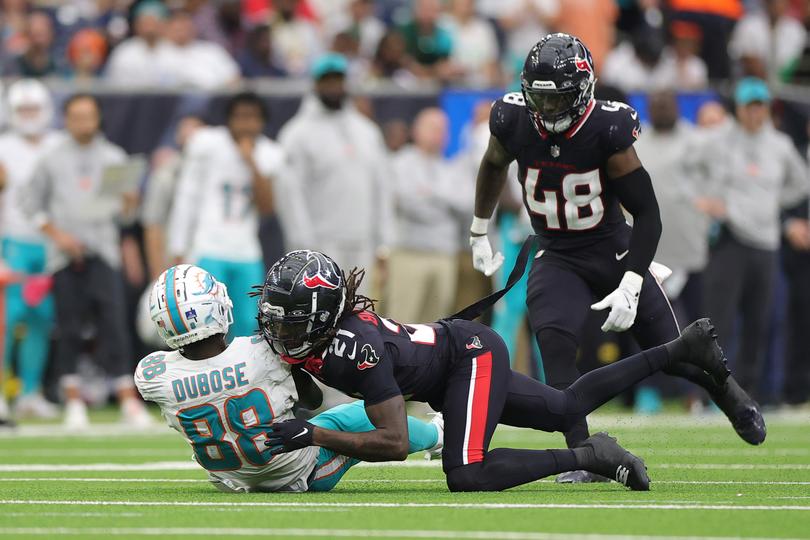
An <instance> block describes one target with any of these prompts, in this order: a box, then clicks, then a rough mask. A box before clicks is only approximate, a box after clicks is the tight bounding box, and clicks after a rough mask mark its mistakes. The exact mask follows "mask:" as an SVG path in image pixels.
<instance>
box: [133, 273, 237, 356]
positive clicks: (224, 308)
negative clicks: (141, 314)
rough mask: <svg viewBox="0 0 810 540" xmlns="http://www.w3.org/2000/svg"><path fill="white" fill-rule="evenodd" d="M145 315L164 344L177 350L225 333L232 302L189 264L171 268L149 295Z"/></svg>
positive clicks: (222, 287)
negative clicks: (148, 315) (149, 318)
mask: <svg viewBox="0 0 810 540" xmlns="http://www.w3.org/2000/svg"><path fill="white" fill-rule="evenodd" d="M149 313H150V315H151V317H152V321H154V323H155V324H156V325H157V330H158V333H159V334H160V337H162V338H163V341H165V342H166V345H168V346H169V347H171V348H172V349H179V348H181V347H183V346H184V345H188V344H189V343H194V342H195V341H200V340H202V339H205V338H207V337H209V336H213V335H216V334H227V333H228V328H229V327H230V326H231V323H232V322H233V303H232V302H231V299H230V298H229V297H228V290H227V288H226V287H225V285H224V284H222V283H220V282H218V281H217V280H216V279H214V276H212V275H211V274H209V273H208V272H206V271H205V270H203V269H202V268H199V267H197V266H193V265H191V264H180V265H177V266H172V267H171V268H169V269H168V270H166V271H165V272H163V273H162V274H160V277H158V279H157V281H156V282H155V284H154V285H153V286H152V293H151V294H150V295H149Z"/></svg>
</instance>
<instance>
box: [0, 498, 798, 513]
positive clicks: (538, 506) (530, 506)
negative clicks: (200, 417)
mask: <svg viewBox="0 0 810 540" xmlns="http://www.w3.org/2000/svg"><path fill="white" fill-rule="evenodd" d="M34 504H39V505H47V506H163V507H172V506H176V507H209V506H210V507H236V508H238V507H257V508H261V507H267V508H281V507H294V508H303V507H311V508H457V509H464V510H481V509H490V510H492V509H494V510H504V509H508V510H543V509H555V510H569V509H576V510H582V509H598V510H723V511H726V510H744V511H749V512H750V511H810V506H798V505H792V506H777V505H733V504H680V503H678V504H671V503H663V504H645V503H634V502H630V503H626V504H625V503H592V504H585V503H571V504H565V503H416V502H412V503H395V502H389V503H384V502H362V503H361V502H334V503H331V502H312V501H305V500H298V501H290V502H270V501H221V502H220V501H81V500H74V501H59V500H48V499H45V500H35V499H34V500H32V499H0V505H34Z"/></svg>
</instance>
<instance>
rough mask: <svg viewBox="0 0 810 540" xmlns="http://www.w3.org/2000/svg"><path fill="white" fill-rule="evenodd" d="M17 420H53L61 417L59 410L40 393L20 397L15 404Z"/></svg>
mask: <svg viewBox="0 0 810 540" xmlns="http://www.w3.org/2000/svg"><path fill="white" fill-rule="evenodd" d="M14 412H15V414H16V416H17V418H43V419H46V420H52V419H54V418H58V417H59V409H57V408H56V406H55V405H54V404H53V403H51V402H50V401H48V400H47V399H45V398H44V397H43V396H42V394H40V393H39V392H37V393H34V394H27V395H24V396H20V397H19V398H18V399H17V401H16V403H14Z"/></svg>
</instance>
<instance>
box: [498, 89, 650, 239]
mask: <svg viewBox="0 0 810 540" xmlns="http://www.w3.org/2000/svg"><path fill="white" fill-rule="evenodd" d="M489 129H490V133H491V134H492V135H493V136H494V137H495V138H496V139H497V140H498V142H499V143H500V144H501V146H503V148H504V149H505V150H506V151H507V152H509V154H511V155H512V156H513V157H514V158H515V160H516V161H517V163H518V180H519V181H520V183H521V185H522V186H523V202H524V204H525V205H526V209H527V210H528V212H529V215H530V216H531V221H532V227H533V228H534V231H535V232H536V233H537V234H538V235H539V236H540V239H541V246H542V247H543V248H547V247H551V246H552V245H553V247H554V248H555V249H568V248H576V247H581V246H584V245H588V244H591V243H593V242H596V241H598V240H601V239H603V238H605V237H607V236H610V235H611V234H613V233H614V232H616V230H617V229H619V228H621V227H624V226H625V219H624V216H623V214H622V211H621V208H620V205H619V201H618V199H617V197H616V195H615V193H613V190H612V188H611V185H610V181H609V180H608V177H607V172H606V170H605V166H606V164H607V160H608V158H610V156H612V155H613V154H615V153H616V152H620V151H622V150H625V149H626V148H628V147H629V146H631V145H632V144H633V143H634V142H635V141H636V139H637V138H638V136H639V132H640V125H639V120H638V113H636V111H635V110H634V109H633V108H632V107H630V106H629V105H626V104H624V103H620V102H616V101H600V100H592V101H591V104H590V105H589V106H588V109H587V110H586V112H585V114H584V115H583V116H582V118H580V120H579V121H578V122H577V123H576V124H574V125H573V126H571V128H570V129H569V130H568V131H566V132H565V133H560V134H554V133H543V134H542V135H541V134H540V133H538V131H537V130H536V129H535V128H534V125H533V124H532V122H531V120H530V118H529V116H528V114H526V110H525V104H524V100H523V95H521V94H520V93H519V92H513V93H510V94H506V95H505V96H504V97H503V98H501V99H499V100H498V101H496V102H495V103H494V104H493V106H492V111H491V112H490V117H489Z"/></svg>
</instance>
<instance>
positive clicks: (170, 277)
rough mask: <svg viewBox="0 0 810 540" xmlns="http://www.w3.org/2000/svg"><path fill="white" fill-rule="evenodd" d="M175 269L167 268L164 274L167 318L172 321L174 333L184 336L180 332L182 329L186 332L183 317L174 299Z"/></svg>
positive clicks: (182, 332)
mask: <svg viewBox="0 0 810 540" xmlns="http://www.w3.org/2000/svg"><path fill="white" fill-rule="evenodd" d="M175 271H176V268H175V267H172V268H169V271H168V272H167V273H166V309H168V310H169V318H170V319H171V321H172V326H173V327H174V331H175V333H176V334H177V335H180V334H184V333H185V332H184V331H181V330H180V329H181V328H182V329H183V330H185V331H188V328H187V327H186V323H185V322H183V316H182V315H181V314H180V308H179V307H178V305H177V298H175V290H174V274H175Z"/></svg>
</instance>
